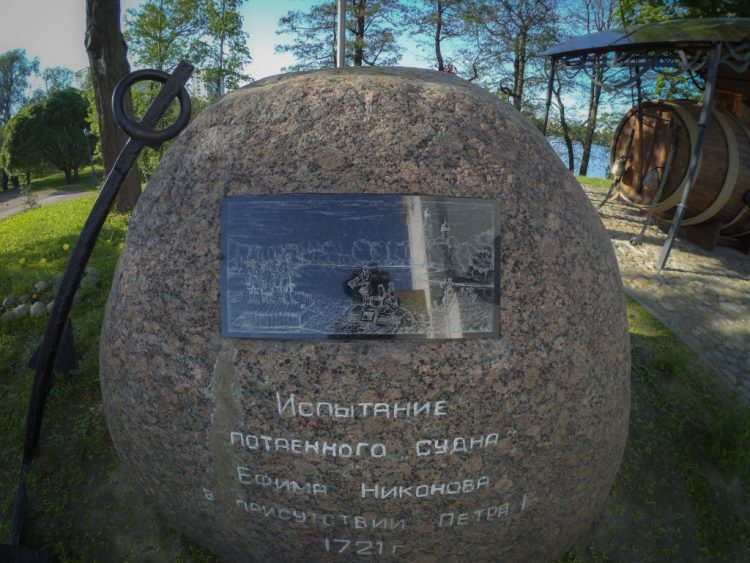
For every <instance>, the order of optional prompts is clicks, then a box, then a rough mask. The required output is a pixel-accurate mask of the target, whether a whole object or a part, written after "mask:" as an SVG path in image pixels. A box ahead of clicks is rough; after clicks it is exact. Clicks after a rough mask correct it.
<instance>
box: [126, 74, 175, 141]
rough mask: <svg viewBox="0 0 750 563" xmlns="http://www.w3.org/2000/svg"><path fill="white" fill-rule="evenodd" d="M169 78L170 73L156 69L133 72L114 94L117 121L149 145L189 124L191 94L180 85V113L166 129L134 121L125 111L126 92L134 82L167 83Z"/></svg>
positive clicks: (130, 133) (173, 134) (166, 137)
mask: <svg viewBox="0 0 750 563" xmlns="http://www.w3.org/2000/svg"><path fill="white" fill-rule="evenodd" d="M168 79H169V74H167V73H166V72H163V71H161V70H155V69H144V70H136V71H135V72H131V73H130V74H128V75H127V76H125V77H123V78H122V80H120V82H118V83H117V86H116V87H115V91H114V93H113V94H112V112H113V113H114V115H115V120H117V123H118V124H119V125H120V127H122V129H123V131H125V132H126V133H127V134H128V135H130V136H131V137H132V138H134V139H137V140H139V141H143V142H145V143H147V144H149V145H152V144H155V145H160V144H161V143H163V142H164V141H168V140H169V139H172V138H173V137H176V136H177V134H178V133H179V132H180V131H182V130H183V129H184V128H185V126H186V125H187V123H188V121H189V120H190V96H189V95H188V92H187V90H186V89H185V87H184V86H181V87H180V91H179V93H178V94H177V99H178V100H179V101H180V115H179V116H177V120H176V121H175V122H174V123H173V124H172V125H170V126H169V127H167V128H166V129H159V130H154V129H148V128H146V127H144V126H143V125H141V123H139V122H137V121H134V120H133V119H132V118H131V117H130V116H129V115H128V114H127V113H126V112H125V106H124V99H125V93H126V92H127V91H128V89H129V88H130V87H131V86H132V85H133V84H135V83H136V82H144V81H146V80H153V81H154V82H161V83H162V84H166V82H167V80H168Z"/></svg>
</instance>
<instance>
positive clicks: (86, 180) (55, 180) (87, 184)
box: [31, 164, 104, 192]
mask: <svg viewBox="0 0 750 563" xmlns="http://www.w3.org/2000/svg"><path fill="white" fill-rule="evenodd" d="M94 170H95V171H96V176H97V178H98V180H99V185H101V184H102V182H104V169H103V168H102V167H101V166H100V165H98V164H94ZM92 183H93V180H92V178H91V167H90V166H84V167H83V168H81V169H80V170H79V171H78V180H74V181H73V182H72V183H70V184H69V183H67V182H66V181H65V174H63V173H62V172H54V173H52V174H49V175H47V176H42V177H40V178H33V179H32V180H31V190H32V191H38V190H46V189H50V188H53V189H58V190H61V191H65V192H82V191H86V190H95V189H97V187H98V186H94V185H92Z"/></svg>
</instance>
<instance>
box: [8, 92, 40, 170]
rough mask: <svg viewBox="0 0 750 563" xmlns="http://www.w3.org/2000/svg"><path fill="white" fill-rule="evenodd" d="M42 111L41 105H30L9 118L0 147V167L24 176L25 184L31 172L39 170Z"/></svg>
mask: <svg viewBox="0 0 750 563" xmlns="http://www.w3.org/2000/svg"><path fill="white" fill-rule="evenodd" d="M42 109H43V106H42V104H32V105H30V106H26V107H25V108H23V109H22V110H21V111H19V112H18V113H17V114H16V115H14V116H13V117H11V118H10V120H9V121H8V123H7V124H6V125H5V128H4V131H3V141H2V144H1V145H0V167H2V168H3V169H5V170H7V171H8V172H10V173H11V174H25V175H26V181H27V182H30V181H31V171H32V170H34V169H36V168H39V166H40V165H41V163H42V159H43V157H42V152H41V149H40V146H39V142H40V135H41V134H42V130H41V129H42V118H41V113H42Z"/></svg>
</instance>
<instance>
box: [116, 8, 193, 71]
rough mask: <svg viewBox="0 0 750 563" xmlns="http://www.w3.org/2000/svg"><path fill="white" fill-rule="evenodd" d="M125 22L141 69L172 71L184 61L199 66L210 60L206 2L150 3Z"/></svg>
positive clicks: (130, 15) (130, 44)
mask: <svg viewBox="0 0 750 563" xmlns="http://www.w3.org/2000/svg"><path fill="white" fill-rule="evenodd" d="M125 20H126V22H127V27H126V30H125V40H126V41H127V43H128V47H129V50H130V52H131V53H132V54H134V55H135V57H136V59H137V61H138V64H139V65H140V66H141V67H145V68H156V69H159V70H165V71H171V70H172V69H173V68H174V67H175V66H177V63H179V62H180V61H181V60H186V61H187V62H189V63H193V64H195V65H198V66H199V65H200V63H201V62H202V61H203V59H204V57H205V56H206V46H205V44H204V43H203V42H202V40H201V39H202V35H203V33H204V31H205V29H206V15H205V6H204V3H203V1H202V0H146V1H145V2H144V3H143V4H141V6H140V7H139V8H138V9H137V10H132V9H131V10H128V11H127V16H126V18H125Z"/></svg>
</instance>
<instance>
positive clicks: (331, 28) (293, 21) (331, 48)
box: [275, 2, 337, 72]
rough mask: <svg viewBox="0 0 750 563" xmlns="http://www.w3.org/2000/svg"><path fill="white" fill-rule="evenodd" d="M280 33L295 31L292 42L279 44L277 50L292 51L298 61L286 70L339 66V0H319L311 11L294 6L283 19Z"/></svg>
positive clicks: (295, 70) (296, 70)
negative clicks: (324, 0)
mask: <svg viewBox="0 0 750 563" xmlns="http://www.w3.org/2000/svg"><path fill="white" fill-rule="evenodd" d="M276 33H277V34H284V35H292V36H293V39H292V40H291V41H290V42H289V43H284V44H281V45H276V47H275V50H276V52H277V53H291V54H292V55H293V56H294V59H295V61H296V62H295V64H293V65H290V66H288V67H284V68H282V69H281V70H283V71H284V72H298V71H303V70H315V69H319V68H333V67H335V66H336V33H337V30H336V3H335V2H318V3H316V4H313V5H312V6H310V8H309V10H308V11H307V12H303V11H301V10H292V11H289V12H287V14H286V15H285V16H283V17H282V18H281V19H280V20H279V28H278V30H277V31H276Z"/></svg>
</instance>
